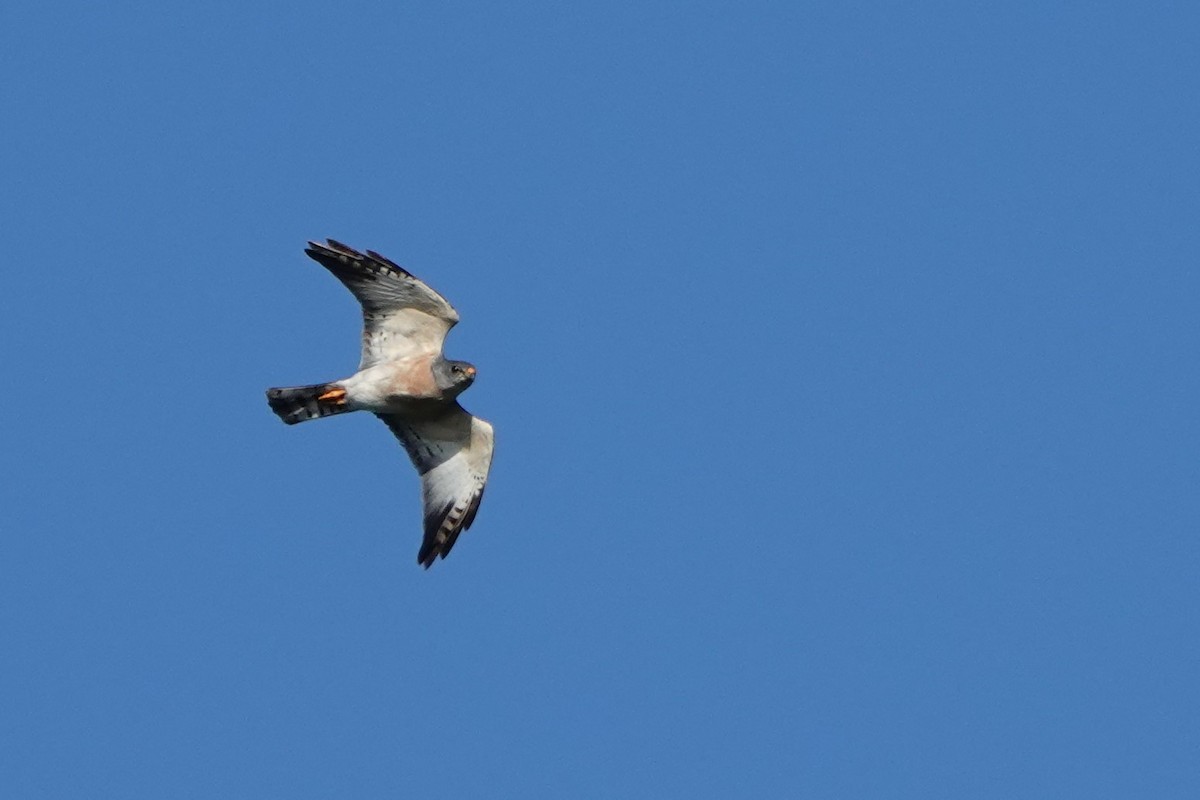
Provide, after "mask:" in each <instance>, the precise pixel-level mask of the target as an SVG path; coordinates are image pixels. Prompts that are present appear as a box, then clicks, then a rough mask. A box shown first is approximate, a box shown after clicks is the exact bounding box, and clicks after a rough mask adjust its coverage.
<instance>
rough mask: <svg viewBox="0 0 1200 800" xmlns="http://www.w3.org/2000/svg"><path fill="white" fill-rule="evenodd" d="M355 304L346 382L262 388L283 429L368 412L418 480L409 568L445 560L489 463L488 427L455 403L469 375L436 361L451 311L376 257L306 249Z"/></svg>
mask: <svg viewBox="0 0 1200 800" xmlns="http://www.w3.org/2000/svg"><path fill="white" fill-rule="evenodd" d="M304 252H306V253H307V254H308V255H309V256H310V257H311V258H312V259H313V260H315V261H316V262H317V263H318V264H320V265H321V266H323V267H325V268H326V269H327V270H329V271H330V272H332V273H333V274H334V277H336V278H337V279H338V280H339V281H341V282H342V283H343V284H344V285H345V286H346V288H347V289H349V290H350V292H351V293H352V294H353V295H354V296H355V297H356V298H357V299H358V302H359V303H360V304H361V305H362V313H363V335H362V360H361V362H360V363H359V365H358V371H357V372H355V373H354V374H353V375H351V376H350V377H348V378H343V379H342V380H337V381H332V382H330V383H319V384H314V385H311V386H292V387H286V388H276V389H268V390H267V402H268V403H269V404H270V406H271V410H272V411H274V412H275V413H276V414H277V415H279V418H280V419H282V420H283V421H284V422H286V423H287V424H289V425H294V424H296V423H298V422H306V421H308V420H312V419H319V418H321V417H328V416H332V415H334V414H344V413H346V412H349V411H370V412H371V413H373V414H375V416H377V417H379V418H380V419H381V420H383V422H384V424H385V425H387V426H388V428H390V429H391V431H392V433H393V434H394V435H395V436H396V438H397V439H399V440H400V443H401V444H402V445H404V449H405V450H407V451H408V456H409V458H411V459H412V463H413V466H414V467H416V469H417V472H418V473H420V476H421V495H422V499H423V504H424V517H425V536H424V540H423V541H422V543H421V549H420V551H419V552H418V553H417V562H418V563H419V564H421V565H422V566H424V567H426V568H428V567H429V566H431V565H432V564H433V562H434V560H435V559H437V558H438V557H441V558H445V557H446V555H447V554H448V553H449V552H450V549H451V548H452V547H454V543H455V542H456V541H458V536H459V534H461V533H462V532H463V531H465V530H466V529H467V528H470V527H471V523H472V522H474V521H475V514H476V512H477V511H478V510H479V503H480V500H481V499H482V498H483V489H484V486H485V485H486V484H487V478H488V471H489V470H490V469H491V465H492V450H493V446H494V436H493V432H492V426H491V425H490V424H489V423H487V422H485V421H484V420H482V419H480V418H479V417H475V416H472V415H471V414H470V413H468V412H467V411H466V410H465V409H464V408H463V407H462V406H461V405H459V403H458V396H459V395H460V394H462V393H463V392H464V391H465V390H466V389H467V387H469V386H470V385H471V384H472V383H473V382H474V380H475V375H476V369H475V367H474V366H473V365H471V364H468V363H467V362H465V361H450V360H447V359H446V357H445V356H444V355H443V354H442V349H443V345H444V343H445V340H446V334H447V333H448V332H449V331H450V329H451V328H452V327H454V325H455V324H456V323H457V322H458V312H457V311H455V310H454V307H453V306H451V305H450V304H449V303H448V302H446V299H445V298H444V297H442V296H441V295H440V294H438V293H437V292H435V291H434V290H433V289H431V288H429V287H428V286H426V285H425V283H423V282H422V281H421V280H419V279H418V278H416V277H414V276H413V275H412V274H411V273H410V272H408V271H407V270H406V269H404V268H403V267H401V266H400V265H399V264H396V263H395V262H393V261H390V260H388V259H387V258H384V257H383V256H381V255H379V254H378V253H376V252H374V251H372V250H368V251H367V252H365V253H360V252H358V251H357V250H355V249H353V248H351V247H347V246H346V245H344V244H342V243H340V242H336V241H334V240H333V239H327V240H326V244H317V243H316V242H309V243H308V248H307V249H305V251H304Z"/></svg>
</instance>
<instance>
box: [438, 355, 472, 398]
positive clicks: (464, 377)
mask: <svg viewBox="0 0 1200 800" xmlns="http://www.w3.org/2000/svg"><path fill="white" fill-rule="evenodd" d="M434 375H435V376H436V377H437V383H438V387H439V388H440V389H441V390H442V391H443V392H449V393H451V394H455V395H456V394H458V393H460V392H462V391H463V390H464V389H466V388H467V387H468V386H470V385H471V384H472V383H473V382H474V381H475V365H474V364H468V363H467V362H466V361H445V360H443V361H441V362H440V363H439V364H438V367H437V368H435V369H434Z"/></svg>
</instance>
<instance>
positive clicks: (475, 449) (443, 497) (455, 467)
mask: <svg viewBox="0 0 1200 800" xmlns="http://www.w3.org/2000/svg"><path fill="white" fill-rule="evenodd" d="M376 416H378V417H379V418H380V419H381V420H383V422H384V423H385V424H386V425H387V426H388V428H390V429H391V431H392V433H394V434H395V435H396V438H397V439H399V440H400V443H401V444H402V445H404V449H405V450H407V451H408V455H409V458H411V459H412V462H413V466H415V467H416V468H417V472H419V473H420V474H421V495H422V498H423V500H424V512H425V538H424V541H423V542H422V543H421V550H420V552H419V553H418V554H417V561H418V563H420V564H421V565H422V566H424V567H429V566H431V565H432V564H433V562H434V559H436V558H438V557H441V558H445V557H446V555H447V554H448V553H449V552H450V549H451V548H452V547H454V543H455V542H456V541H457V540H458V536H459V534H460V533H462V532H463V531H465V530H467V529H468V528H470V527H471V523H472V522H474V521H475V514H476V512H477V511H478V510H479V503H480V501H481V500H482V499H483V489H484V486H485V485H486V484H487V478H488V471H489V470H490V469H491V466H492V451H493V448H494V441H495V438H494V435H493V431H492V426H491V425H490V424H489V423H487V422H485V421H484V420H481V419H479V418H478V417H473V416H471V415H470V414H468V413H467V412H466V411H465V410H464V409H463V408H462V406H460V405H458V403H454V404H452V405H451V406H449V407H448V408H447V409H446V411H445V412H444V413H443V414H441V415H440V416H437V417H435V418H431V419H427V420H421V421H412V420H407V419H404V418H401V417H399V416H397V415H394V414H377V415H376Z"/></svg>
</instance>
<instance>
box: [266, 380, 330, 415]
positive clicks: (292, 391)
mask: <svg viewBox="0 0 1200 800" xmlns="http://www.w3.org/2000/svg"><path fill="white" fill-rule="evenodd" d="M267 403H268V404H269V405H270V406H271V410H272V411H274V412H275V414H276V415H278V417H279V418H280V419H281V420H283V421H284V422H286V423H287V424H288V425H295V424H296V423H298V422H307V421H308V420H310V419H318V418H320V417H328V416H332V415H333V414H341V413H343V412H345V411H349V410H350V408H349V406H348V405H347V403H346V390H345V389H343V388H342V387H341V386H339V385H338V384H336V383H316V384H313V385H312V386H287V387H279V388H274V389H267Z"/></svg>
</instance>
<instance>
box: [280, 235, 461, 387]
mask: <svg viewBox="0 0 1200 800" xmlns="http://www.w3.org/2000/svg"><path fill="white" fill-rule="evenodd" d="M326 241H327V244H317V243H316V242H309V243H308V247H307V248H306V249H305V251H304V252H306V253H308V255H309V256H310V257H311V258H312V259H313V260H315V261H316V262H317V263H319V264H320V265H321V266H323V267H325V269H327V270H329V271H330V272H332V273H333V274H334V275H335V276H336V277H337V279H338V280H340V281H341V282H342V283H343V284H345V285H346V288H347V289H349V290H350V291H351V292H353V294H354V296H355V297H357V298H358V302H359V303H361V304H362V310H363V345H362V363H361V364H360V366H359V369H365V368H367V367H369V366H371V365H373V364H378V363H379V362H381V361H388V360H390V359H394V358H399V357H403V356H412V355H418V354H421V353H441V351H442V343H443V342H444V341H445V339H446V332H447V331H449V330H450V328H452V327H454V324H455V323H456V322H458V312H457V311H455V310H454V306H452V305H450V304H449V303H448V302H446V298H444V297H442V296H441V295H440V294H438V293H437V292H435V291H434V290H433V289H430V288H429V287H428V286H426V285H425V284H424V283H423V282H421V281H420V280H419V279H417V278H415V277H413V275H412V274H411V273H409V272H408V270H406V269H404V268H403V267H401V266H400V265H399V264H396V263H395V262H393V261H390V260H388V259H386V258H384V257H383V256H381V255H379V254H378V253H376V252H374V251H371V250H368V251H367V252H366V253H360V252H358V251H357V250H355V249H353V248H351V247H347V246H346V245H344V244H342V243H341V242H335V241H334V240H333V239H327V240H326Z"/></svg>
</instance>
